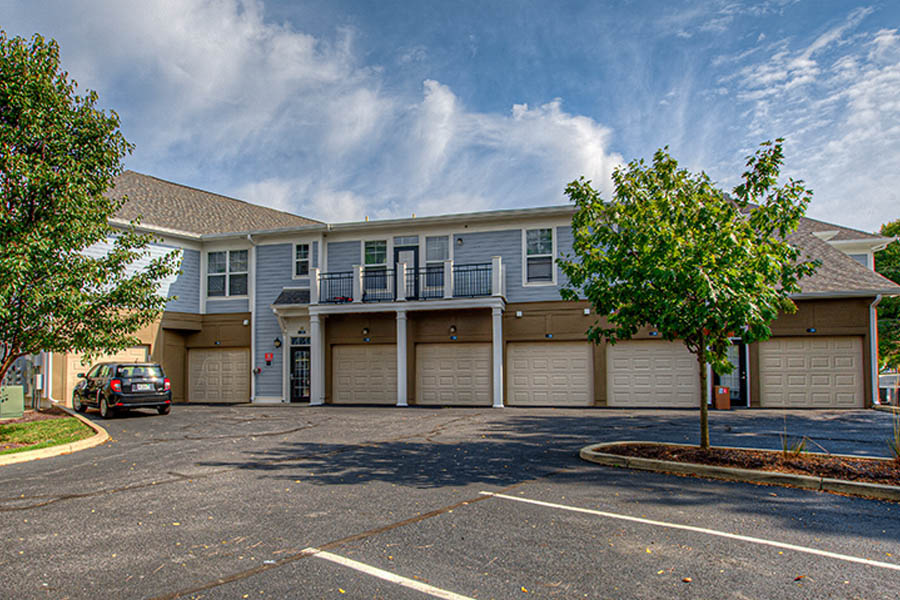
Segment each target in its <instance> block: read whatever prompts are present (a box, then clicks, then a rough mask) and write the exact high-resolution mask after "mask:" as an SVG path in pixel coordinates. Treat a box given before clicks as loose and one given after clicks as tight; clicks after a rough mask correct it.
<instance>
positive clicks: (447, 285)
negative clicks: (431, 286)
mask: <svg viewBox="0 0 900 600" xmlns="http://www.w3.org/2000/svg"><path fill="white" fill-rule="evenodd" d="M452 297H453V261H452V260H445V261H444V298H452Z"/></svg>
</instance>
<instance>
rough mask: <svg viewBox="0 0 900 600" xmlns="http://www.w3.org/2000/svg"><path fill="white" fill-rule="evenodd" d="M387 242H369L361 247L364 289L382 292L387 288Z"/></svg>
mask: <svg viewBox="0 0 900 600" xmlns="http://www.w3.org/2000/svg"><path fill="white" fill-rule="evenodd" d="M387 253H388V247H387V240H370V241H368V242H364V246H363V268H364V270H365V274H364V276H363V278H364V281H365V286H364V287H365V289H367V290H384V289H387V287H388V277H387Z"/></svg>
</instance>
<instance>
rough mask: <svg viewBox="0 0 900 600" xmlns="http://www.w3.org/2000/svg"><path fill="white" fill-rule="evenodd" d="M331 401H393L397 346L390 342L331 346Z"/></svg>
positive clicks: (383, 402)
mask: <svg viewBox="0 0 900 600" xmlns="http://www.w3.org/2000/svg"><path fill="white" fill-rule="evenodd" d="M331 364H332V367H331V368H332V376H331V379H332V386H331V401H332V403H334V404H396V403H397V349H396V347H395V346H394V345H393V344H341V345H336V346H333V347H332V351H331Z"/></svg>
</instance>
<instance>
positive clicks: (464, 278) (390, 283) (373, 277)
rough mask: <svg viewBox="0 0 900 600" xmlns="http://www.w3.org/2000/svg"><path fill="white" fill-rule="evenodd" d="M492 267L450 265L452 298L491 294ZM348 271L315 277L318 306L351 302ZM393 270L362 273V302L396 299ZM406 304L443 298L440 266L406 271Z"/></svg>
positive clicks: (351, 286)
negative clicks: (317, 287)
mask: <svg viewBox="0 0 900 600" xmlns="http://www.w3.org/2000/svg"><path fill="white" fill-rule="evenodd" d="M491 272H492V265H491V263H481V264H472V265H453V271H452V276H453V297H454V298H474V297H477V296H490V295H491V293H492V289H491V285H492V276H491ZM353 277H354V273H353V272H352V271H341V272H336V273H322V274H321V275H319V302H320V303H322V304H341V303H344V302H353V300H354V298H353V287H354V285H353ZM395 280H396V278H395V276H394V270H393V269H387V268H383V267H375V268H372V267H370V268H368V269H366V270H364V271H363V272H362V282H361V284H362V286H361V287H362V289H361V291H362V301H363V302H393V301H395V300H397V299H398V290H397V288H398V287H399V286H397V285H395ZM405 283H406V290H405V292H406V293H405V294H404V295H403V297H404V299H406V300H433V299H437V298H443V297H444V294H445V291H446V290H445V285H444V284H445V281H444V265H443V264H442V265H432V266H427V267H419V268H411V267H408V268H407V269H406V279H405Z"/></svg>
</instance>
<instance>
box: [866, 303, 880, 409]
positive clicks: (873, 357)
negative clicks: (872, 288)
mask: <svg viewBox="0 0 900 600" xmlns="http://www.w3.org/2000/svg"><path fill="white" fill-rule="evenodd" d="M879 302H881V296H876V298H875V301H874V302H872V304H870V305H869V371H870V377H871V378H872V387H871V390H872V397H871V398H870V399H869V406H875V404H877V403H878V401H879V398H878V327H877V324H876V322H877V320H878V317H877V313H876V312H875V308H876V307H877V306H878V303H879Z"/></svg>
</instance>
